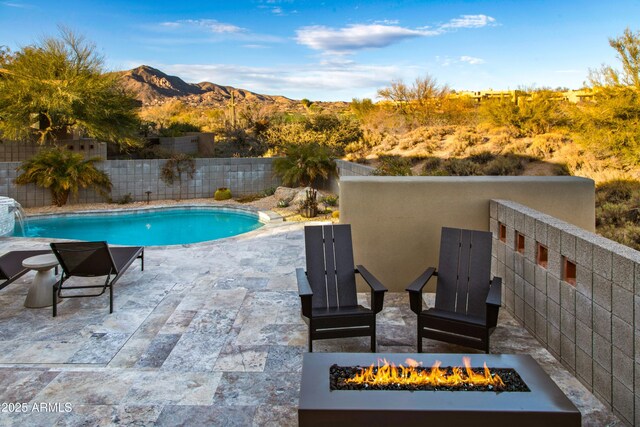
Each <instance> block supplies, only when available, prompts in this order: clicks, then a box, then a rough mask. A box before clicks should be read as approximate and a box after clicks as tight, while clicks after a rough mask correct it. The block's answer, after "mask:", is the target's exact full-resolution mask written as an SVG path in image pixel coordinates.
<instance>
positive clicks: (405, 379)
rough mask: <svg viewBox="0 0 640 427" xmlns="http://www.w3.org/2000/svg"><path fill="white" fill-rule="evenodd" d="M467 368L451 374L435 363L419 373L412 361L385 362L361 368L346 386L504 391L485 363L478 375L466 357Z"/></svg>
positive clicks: (495, 375)
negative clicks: (394, 386) (437, 387)
mask: <svg viewBox="0 0 640 427" xmlns="http://www.w3.org/2000/svg"><path fill="white" fill-rule="evenodd" d="M462 362H463V364H464V368H462V367H453V368H452V369H451V371H452V372H451V373H447V370H443V369H440V365H441V362H440V361H439V360H436V362H435V363H434V364H433V366H432V367H431V370H428V369H416V368H418V367H420V366H421V363H418V362H416V361H415V360H413V359H407V360H405V363H406V364H407V366H406V367H405V366H403V365H399V366H396V365H395V364H393V363H391V364H389V362H387V360H386V359H378V366H377V367H376V366H375V365H374V364H373V363H372V364H371V365H370V366H369V367H368V368H361V369H360V372H358V373H356V374H355V375H354V377H353V378H348V379H347V380H346V381H345V382H346V383H347V384H368V385H396V384H397V385H430V386H448V387H463V386H493V387H494V388H495V389H497V390H500V389H502V388H504V387H505V384H504V382H503V381H502V378H500V376H499V375H497V374H491V371H489V368H487V364H486V363H484V370H483V373H478V372H475V371H474V370H473V369H472V368H471V363H470V360H469V358H468V357H463V358H462Z"/></svg>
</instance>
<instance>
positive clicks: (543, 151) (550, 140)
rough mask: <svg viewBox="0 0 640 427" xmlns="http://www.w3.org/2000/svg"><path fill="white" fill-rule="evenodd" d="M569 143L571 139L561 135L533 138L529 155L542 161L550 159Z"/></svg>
mask: <svg viewBox="0 0 640 427" xmlns="http://www.w3.org/2000/svg"><path fill="white" fill-rule="evenodd" d="M568 141H569V138H567V136H566V135H563V134H561V133H545V134H542V135H536V136H534V137H533V142H532V143H531V145H530V146H529V147H528V148H527V153H528V154H531V155H532V156H535V157H538V158H540V159H545V158H549V157H551V155H552V154H553V153H555V152H556V151H558V150H559V149H560V148H562V146H563V145H565V144H566V143H567V142H568Z"/></svg>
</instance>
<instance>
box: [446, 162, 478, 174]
mask: <svg viewBox="0 0 640 427" xmlns="http://www.w3.org/2000/svg"><path fill="white" fill-rule="evenodd" d="M443 169H444V171H445V172H447V174H449V175H453V176H470V175H480V168H479V167H478V165H477V164H475V163H473V162H472V161H471V160H468V159H456V158H451V159H449V160H448V161H447V162H445V164H444V168H443Z"/></svg>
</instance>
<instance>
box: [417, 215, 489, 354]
mask: <svg viewBox="0 0 640 427" xmlns="http://www.w3.org/2000/svg"><path fill="white" fill-rule="evenodd" d="M432 276H437V277H438V283H437V285H436V302H435V307H433V308H430V309H427V310H424V309H423V307H422V288H423V287H424V285H426V284H427V282H428V281H429V279H430V278H431V277H432ZM490 276H491V233H490V232H487V231H475V230H461V229H458V228H447V227H443V228H442V236H441V239H440V260H439V263H438V271H436V270H435V269H434V268H433V267H431V268H429V269H427V270H426V271H425V272H424V273H422V275H420V277H418V278H417V279H416V280H415V281H414V282H413V283H412V284H411V285H409V287H407V291H408V292H409V297H410V304H411V310H412V311H413V312H414V313H416V314H417V315H418V353H421V352H422V338H423V337H424V338H431V339H435V340H439V341H445V342H450V343H454V344H460V345H464V346H467V347H472V348H476V349H479V350H484V351H485V352H486V353H489V336H490V335H491V333H492V332H493V330H494V329H495V327H496V324H497V322H498V310H499V309H500V305H501V299H502V296H501V291H502V279H501V278H500V277H494V278H493V280H491V279H490Z"/></svg>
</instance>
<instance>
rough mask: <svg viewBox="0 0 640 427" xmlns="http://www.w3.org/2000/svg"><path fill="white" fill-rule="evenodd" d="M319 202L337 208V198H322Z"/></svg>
mask: <svg viewBox="0 0 640 427" xmlns="http://www.w3.org/2000/svg"><path fill="white" fill-rule="evenodd" d="M321 201H322V203H324V204H325V205H327V206H338V196H332V195H328V196H324V197H323V198H322V200H321Z"/></svg>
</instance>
